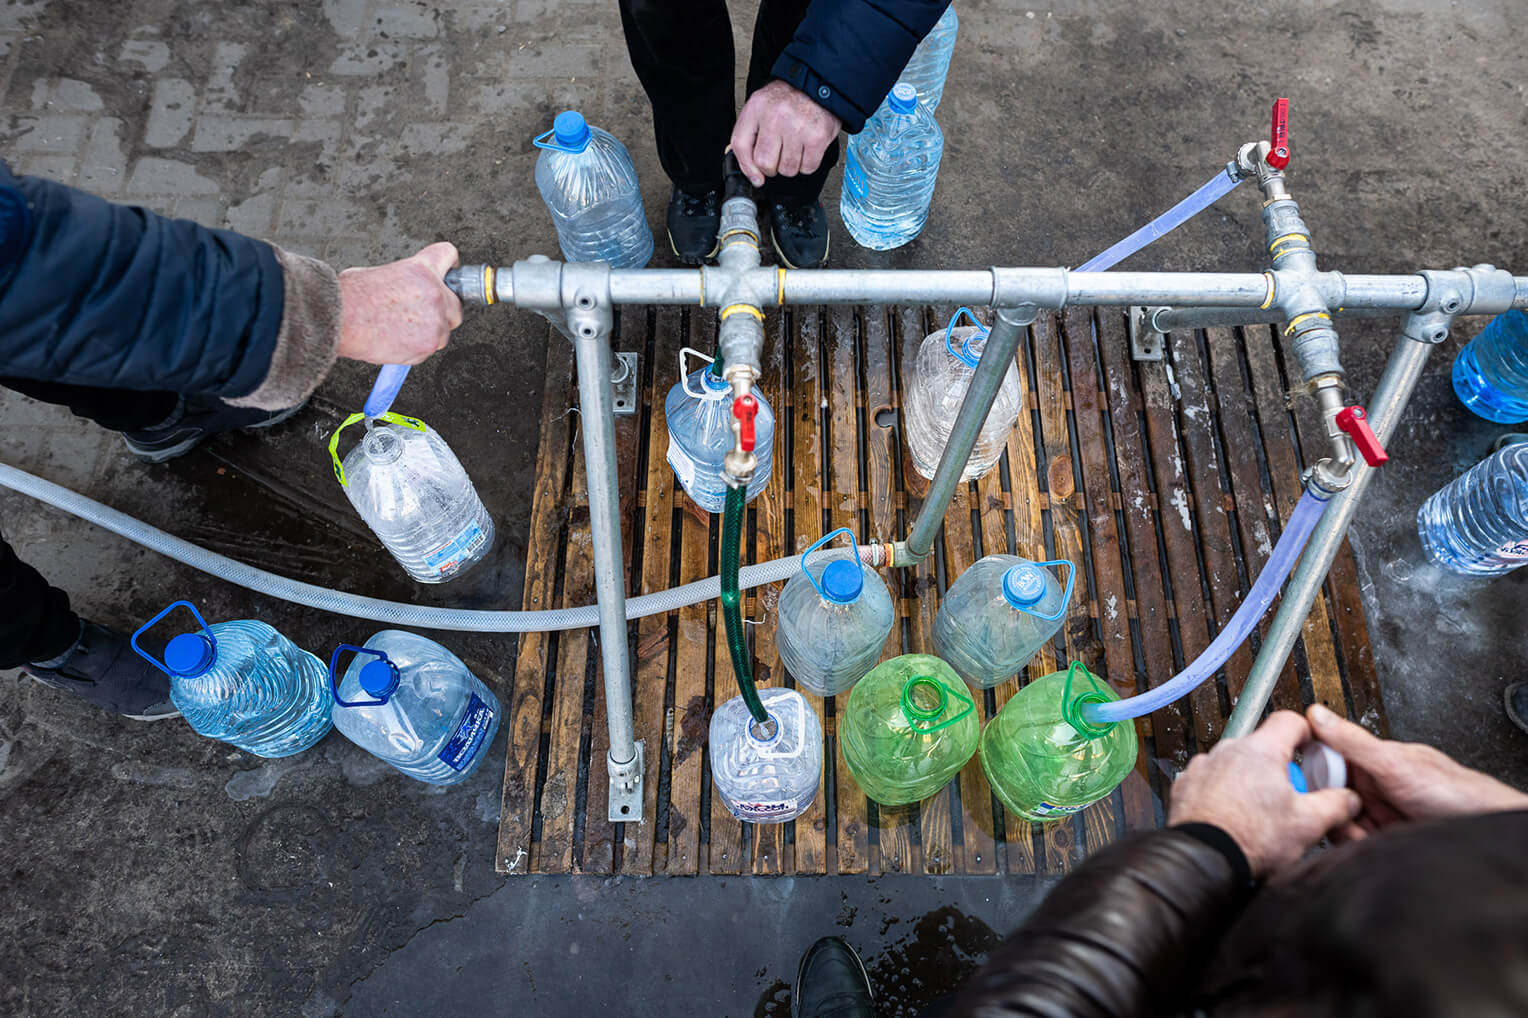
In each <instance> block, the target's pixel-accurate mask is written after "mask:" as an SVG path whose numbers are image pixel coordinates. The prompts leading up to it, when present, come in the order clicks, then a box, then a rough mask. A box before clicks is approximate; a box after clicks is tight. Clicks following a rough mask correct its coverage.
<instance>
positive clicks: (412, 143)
mask: <svg viewBox="0 0 1528 1018" xmlns="http://www.w3.org/2000/svg"><path fill="white" fill-rule="evenodd" d="M471 139H472V128H470V127H468V126H467V125H465V124H449V123H448V124H409V125H408V126H407V127H405V128H404V129H403V134H402V135H400V136H399V139H398V144H399V147H400V148H401V149H402V150H403V152H404V153H405V154H407V155H416V156H417V155H450V154H451V153H453V152H460V151H462V150H463V149H465V148H466V147H467V143H468V142H469V141H470V140H471Z"/></svg>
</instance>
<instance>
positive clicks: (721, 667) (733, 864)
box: [706, 516, 748, 876]
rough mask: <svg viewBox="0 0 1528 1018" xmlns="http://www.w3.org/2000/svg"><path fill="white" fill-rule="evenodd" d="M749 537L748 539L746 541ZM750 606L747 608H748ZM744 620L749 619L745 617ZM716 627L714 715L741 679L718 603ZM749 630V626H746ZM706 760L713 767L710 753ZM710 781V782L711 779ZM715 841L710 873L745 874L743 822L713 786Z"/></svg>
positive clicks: (718, 522) (717, 526)
mask: <svg viewBox="0 0 1528 1018" xmlns="http://www.w3.org/2000/svg"><path fill="white" fill-rule="evenodd" d="M715 529H716V536H717V540H718V541H720V540H721V529H722V525H721V517H720V516H717V517H716V519H715ZM746 539H747V538H746V536H745V537H744V540H746ZM718 547H719V545H718ZM745 607H746V605H745ZM744 618H747V616H746V615H745V616H744ZM712 620H713V621H712V625H713V626H714V627H715V629H714V632H715V634H716V646H715V649H714V650H713V652H712V661H711V685H712V700H711V703H710V705H709V706H708V709H707V714H708V715H709V714H711V713H712V712H714V711H715V709H716V708H717V707H718V706H719V705H721V704H723V703H726V702H727V701H728V700H730V699H731V698H732V697H734V696H737V695H738V691H737V678H736V676H735V675H734V674H733V671H732V653H731V651H730V650H729V649H728V647H727V624H726V622H724V621H723V619H722V612H721V602H720V601H718V602H716V609H715V611H714V612H713V613H712ZM744 628H745V629H747V628H748V627H747V625H746V624H745V625H744ZM706 725H707V735H708V743H709V734H710V732H709V726H710V718H709V716H708V717H707V720H706ZM706 760H707V762H708V764H709V761H710V754H709V752H708V753H707V756H706ZM708 780H709V779H708ZM710 797H711V841H710V844H709V845H707V852H706V872H708V873H711V874H713V875H719V876H734V875H736V874H739V873H742V872H743V866H744V865H745V863H747V861H748V859H747V855H746V854H745V852H744V850H743V823H742V821H740V820H738V819H737V817H735V816H733V815H732V811H731V810H729V809H728V808H727V806H726V804H725V803H723V802H722V797H721V796H720V795H717V794H716V787H715V785H714V784H713V785H712V786H711V793H710Z"/></svg>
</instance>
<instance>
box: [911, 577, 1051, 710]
mask: <svg viewBox="0 0 1528 1018" xmlns="http://www.w3.org/2000/svg"><path fill="white" fill-rule="evenodd" d="M1052 566H1057V567H1059V566H1066V567H1067V577H1066V582H1065V583H1062V582H1061V580H1060V579H1059V578H1058V577H1057V576H1056V574H1055V573H1052V572H1050V571H1049V567H1052ZM1076 575H1077V569H1076V567H1075V566H1073V565H1072V563H1070V562H1068V561H1066V560H1065V559H1057V560H1055V561H1052V562H1031V561H1029V560H1028V559H1024V558H1019V557H1018V556H1017V555H988V556H987V557H986V558H984V559H981V560H980V561H978V562H977V563H976V564H975V565H973V566H972V567H971V568H969V569H967V570H966V571H965V572H963V573H961V574H960V576H959V577H958V578H957V579H956V580H955V582H954V583H952V584H950V589H949V590H948V591H946V592H945V595H944V600H943V602H941V603H940V605H939V614H937V615H935V616H934V653H935V654H938V655H939V656H940V657H942V658H944V660H945V661H948V662H949V664H950V667H952V668H954V669H955V672H956V674H958V675H959V676H960V677H961V678H963V679H965V680H966V681H967V682H968V683H970V684H971V685H972V686H975V687H976V688H978V689H991V688H992V687H993V686H996V685H998V684H999V683H1002V682H1005V681H1007V680H1008V679H1010V678H1012V677H1013V676H1014V675H1016V674H1018V672H1020V671H1021V670H1022V669H1023V668H1024V666H1025V665H1027V664H1029V659H1030V658H1032V657H1034V656H1035V653H1036V652H1037V651H1039V649H1040V648H1041V647H1043V646H1045V645H1046V644H1047V643H1049V642H1050V641H1051V638H1052V637H1054V636H1055V635H1056V633H1057V632H1058V631H1059V630H1060V629H1061V627H1062V626H1063V625H1064V624H1065V623H1066V606H1067V604H1068V603H1069V602H1070V601H1071V599H1072V582H1073V580H1074V579H1075V578H1076Z"/></svg>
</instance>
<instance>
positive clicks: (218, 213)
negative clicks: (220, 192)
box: [175, 195, 223, 228]
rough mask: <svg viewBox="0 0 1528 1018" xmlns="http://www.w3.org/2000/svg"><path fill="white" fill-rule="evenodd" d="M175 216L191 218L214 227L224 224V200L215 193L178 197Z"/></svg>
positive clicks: (193, 220)
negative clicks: (202, 195)
mask: <svg viewBox="0 0 1528 1018" xmlns="http://www.w3.org/2000/svg"><path fill="white" fill-rule="evenodd" d="M175 217H176V218H177V219H189V220H191V221H192V222H194V223H201V224H202V225H203V226H211V227H214V228H217V227H221V226H222V225H223V200H222V199H221V198H218V197H216V196H214V195H206V196H204V197H196V198H177V199H176V200H175Z"/></svg>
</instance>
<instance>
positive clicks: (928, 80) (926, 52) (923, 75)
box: [897, 4, 960, 113]
mask: <svg viewBox="0 0 1528 1018" xmlns="http://www.w3.org/2000/svg"><path fill="white" fill-rule="evenodd" d="M959 31H960V18H958V17H956V16H955V5H954V4H951V5H950V6H948V7H946V8H945V9H944V14H943V16H941V17H940V19H939V22H938V24H936V25H935V26H934V27H933V29H932V30H931V31H930V32H929V34H928V35H926V36H924V37H923V41H922V42H920V43H919V44H918V48H917V49H915V50H913V55H912V58H911V59H909V60H908V61H907V66H906V67H904V68H902V76H901V77H899V78H898V79H897V83H898V84H902V83H904V82H905V83H906V84H909V85H911V86H912V87H913V89H914V90H915V91H916V92H917V93H918V102H920V103H922V104H923V105H924V106H926V107H928V111H929V112H930V113H933V112H934V111H935V110H937V109H938V108H939V100H940V99H942V98H944V79H945V76H946V75H947V74H949V72H950V58H951V57H952V56H954V54H955V35H956V33H958V32H959Z"/></svg>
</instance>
